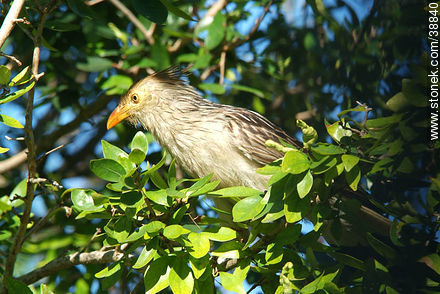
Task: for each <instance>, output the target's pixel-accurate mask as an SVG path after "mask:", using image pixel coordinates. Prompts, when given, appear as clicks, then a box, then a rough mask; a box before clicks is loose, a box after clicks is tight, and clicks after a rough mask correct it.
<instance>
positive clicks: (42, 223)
mask: <svg viewBox="0 0 440 294" xmlns="http://www.w3.org/2000/svg"><path fill="white" fill-rule="evenodd" d="M61 209H63V208H61V207H60V206H59V205H58V206H56V207H53V208H52V209H51V210H50V211H49V212H48V213H47V214H46V216H45V217H43V218H41V219H40V220H39V221H38V223H37V224H35V225H34V226H33V227H32V228H31V229H30V230H29V231H28V232H27V233H26V235H25V236H24V238H23V241H25V240H27V239H28V238H29V237H30V236H32V235H33V234H34V233H35V232H37V231H38V230H39V229H41V228H42V227H43V226H44V225H45V224H46V223H47V221H48V220H49V219H50V218H51V217H52V216H53V215H54V214H55V213H56V212H57V211H58V210H61Z"/></svg>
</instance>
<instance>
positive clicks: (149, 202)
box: [0, 0, 440, 293]
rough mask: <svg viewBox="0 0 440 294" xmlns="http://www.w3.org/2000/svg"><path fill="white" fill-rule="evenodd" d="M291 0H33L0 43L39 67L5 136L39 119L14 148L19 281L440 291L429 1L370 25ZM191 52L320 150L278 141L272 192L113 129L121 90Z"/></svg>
mask: <svg viewBox="0 0 440 294" xmlns="http://www.w3.org/2000/svg"><path fill="white" fill-rule="evenodd" d="M93 2H95V3H93ZM292 3H293V2H289V1H284V2H276V3H273V2H272V1H270V2H267V1H254V2H245V1H234V2H230V3H226V2H225V1H221V0H219V1H217V2H215V3H214V2H212V1H200V2H197V3H195V2H192V1H177V2H174V1H170V0H154V1H152V0H151V1H141V0H132V1H123V2H119V1H116V0H110V1H103V2H96V1H89V2H83V1H80V0H67V1H65V2H62V1H52V0H47V1H46V0H40V1H26V2H25V6H24V7H23V9H22V11H21V14H20V18H21V20H22V21H18V22H17V23H16V28H15V29H14V31H13V33H12V34H11V36H10V37H9V38H8V40H7V41H6V43H5V44H4V45H3V47H2V48H1V50H2V52H5V53H8V54H9V53H11V54H13V55H14V56H16V57H17V58H18V59H19V60H20V62H22V63H23V64H24V65H23V66H21V65H20V66H18V65H17V64H16V63H15V61H14V60H13V58H12V57H11V56H9V57H8V58H5V57H2V59H1V60H2V62H3V63H4V65H1V66H0V86H1V89H2V92H1V94H0V104H1V105H0V107H1V108H0V122H2V123H3V124H5V125H6V126H7V127H8V128H7V129H6V128H4V129H2V131H3V130H5V131H4V132H7V134H8V136H9V137H11V138H17V137H22V136H23V130H22V128H23V125H25V126H26V128H24V131H25V133H24V135H25V138H26V141H24V142H23V141H22V140H19V139H18V140H7V141H5V140H2V142H1V144H0V146H5V147H0V152H2V153H3V154H2V155H0V156H2V157H0V159H2V161H0V170H1V171H2V174H1V181H0V182H1V183H0V184H1V188H0V191H1V192H2V194H1V195H3V196H1V197H0V252H1V253H2V254H1V255H0V260H1V262H0V264H2V266H0V271H1V275H2V278H3V282H4V283H3V287H6V289H8V290H9V291H10V292H14V291H15V292H19V293H26V292H30V291H31V290H30V289H32V290H34V292H38V290H36V289H37V286H40V290H39V292H41V293H50V292H51V291H54V292H55V291H56V292H68V291H69V292H76V293H88V292H103V291H107V290H109V289H112V288H119V289H121V291H125V292H129V291H133V292H147V293H157V292H160V291H164V292H170V291H171V292H173V293H191V292H194V293H215V292H216V291H217V289H218V288H223V289H226V290H229V291H232V292H235V293H246V292H247V291H249V290H250V288H251V289H256V288H257V289H259V290H255V291H262V292H264V293H296V292H299V293H342V292H348V293H364V292H366V293H400V292H416V291H421V292H434V291H437V290H438V287H439V283H440V278H439V277H440V258H439V255H438V208H439V201H440V178H439V177H440V176H439V174H438V158H439V154H438V148H439V144H438V142H435V143H433V144H429V143H428V142H427V140H426V129H427V121H426V113H425V107H426V103H427V100H426V99H425V97H424V93H425V92H424V91H425V89H426V87H427V83H426V76H427V73H426V64H427V62H428V61H427V57H426V54H424V53H423V47H422V44H423V39H422V37H421V35H422V32H424V25H421V24H422V23H424V20H423V17H424V12H422V11H423V7H421V6H420V5H419V4H418V3H416V2H414V4H413V3H412V2H411V1H397V0H396V1H394V0H393V1H386V3H382V2H381V1H370V2H369V3H362V7H363V8H365V7H370V6H371V9H370V11H369V13H368V14H367V15H364V16H362V15H361V13H360V10H359V9H355V8H354V7H355V6H351V5H349V4H346V3H345V2H343V1H334V2H331V3H330V1H329V3H327V2H326V1H305V2H304V6H303V8H296V10H295V9H294V8H292V7H290V8H289V5H290V4H292ZM10 4H11V3H2V4H1V5H2V12H3V14H5V13H7V12H8V11H9V10H10ZM120 4H123V5H124V6H123V7H121V6H120ZM213 4H214V5H213ZM369 4H371V5H370V6H369ZM118 5H119V6H118ZM115 7H116V8H117V9H115ZM124 7H125V8H124ZM125 9H128V10H129V11H131V12H132V13H133V15H132V16H129V14H127V12H126V10H125ZM298 9H299V11H301V12H302V14H301V15H302V16H301V17H297V16H295V18H294V19H293V20H292V19H291V17H290V15H296V14H295V12H298ZM301 9H303V10H301ZM365 10H366V9H365ZM341 11H342V13H341ZM341 15H342V16H343V17H341ZM298 21H299V22H298ZM39 44H41V45H42V47H41V52H40V54H39V55H38V56H37V58H36V57H35V56H34V54H33V52H34V50H35V48H39ZM2 56H4V55H2ZM179 63H180V64H191V65H192V75H191V76H190V77H189V79H190V82H191V84H193V85H195V86H197V88H198V89H200V90H202V91H203V92H204V94H205V95H206V96H207V97H208V98H210V99H218V100H220V102H222V103H227V104H234V105H238V106H242V107H247V108H251V109H254V110H255V111H257V112H260V113H262V114H264V115H265V116H267V117H268V118H270V119H271V120H272V121H274V122H276V123H277V124H279V125H280V126H282V127H283V128H284V129H286V130H287V131H289V132H290V133H292V134H293V133H294V132H297V135H298V136H301V135H302V139H303V142H304V143H305V144H304V149H303V150H296V149H295V148H293V147H292V146H289V145H287V144H284V142H267V145H268V146H269V147H270V148H276V149H278V150H280V151H282V152H283V153H284V157H283V158H281V159H279V160H277V161H275V162H274V163H272V164H270V165H267V166H265V167H262V168H261V169H260V170H259V173H262V174H266V175H269V176H270V181H269V185H268V189H267V190H266V191H257V190H254V189H251V188H248V187H229V188H224V189H218V184H219V183H218V182H217V181H211V177H212V175H206V176H205V177H203V178H201V179H187V178H185V176H184V175H183V173H182V171H181V170H180V169H179V167H178V166H176V165H175V163H174V161H173V160H172V158H170V156H169V155H167V153H166V151H164V150H161V149H160V148H158V147H157V145H156V144H155V143H153V138H152V136H151V134H149V133H143V132H136V131H135V130H134V128H132V127H128V126H124V125H118V126H116V128H115V129H116V132H109V133H106V129H105V120H106V117H107V114H108V112H109V111H110V109H111V108H113V107H114V106H115V104H114V103H113V102H110V101H111V100H112V98H113V97H114V96H113V95H118V96H119V95H121V94H123V93H124V92H125V91H126V90H127V89H128V88H129V87H130V86H131V84H132V83H133V81H136V80H138V79H139V78H140V77H142V76H144V75H145V74H146V73H151V72H153V71H154V70H160V69H163V68H165V67H167V66H169V65H171V64H179ZM38 64H39V65H40V67H38ZM27 65H29V66H27ZM39 69H40V71H44V75H41V74H39ZM31 73H32V74H31ZM26 93H28V95H25V96H23V95H24V94H26ZM34 94H35V95H36V96H35V99H34ZM213 95H217V96H215V97H214V96H213ZM23 97H27V98H28V99H23ZM390 97H391V98H390ZM33 101H35V107H34V106H33V104H32V103H33ZM356 101H361V102H358V103H356ZM30 102H32V103H30ZM14 107H15V108H14ZM14 109H20V110H22V113H24V114H26V119H25V120H20V118H19V117H18V116H17V115H16V114H14V113H12V114H10V113H9V112H14ZM15 112H16V111H15ZM5 113H7V114H5ZM293 113H298V114H297V115H296V117H295V116H294V115H292V114H293ZM336 113H338V114H337V115H336ZM31 114H34V115H35V117H36V119H35V120H34V123H32V115H31ZM13 117H14V118H13ZM23 117H24V115H23ZM9 127H11V128H9ZM34 134H35V138H34ZM103 136H104V140H102V137H103ZM124 146H130V147H129V148H126V147H124ZM25 148H28V150H30V152H29V157H28V160H27V163H28V169H27V170H28V172H24V171H23V169H22V168H20V164H22V163H23V162H24V161H25V160H26V158H25V157H23V156H22V155H23V154H24V151H20V150H25ZM8 150H9V151H8ZM32 150H34V151H32ZM101 151H102V152H101ZM20 154H22V155H20ZM32 154H34V155H32ZM20 156H21V157H20ZM11 159H13V160H12V161H11ZM10 162H13V163H12V164H11V163H10ZM27 176H29V177H30V178H31V179H30V180H26V177H27ZM75 178H80V179H81V182H79V183H78V181H76V182H75V181H72V179H75ZM60 183H61V184H60ZM34 189H35V190H34ZM34 197H36V198H34ZM215 197H218V198H223V199H226V200H227V201H229V202H232V203H233V205H234V206H233V208H232V210H231V211H230V212H226V213H229V214H230V219H219V218H217V214H218V213H225V211H220V210H219V209H218V208H215V207H212V206H211V205H212V204H211V203H212V202H211V199H213V198H215ZM31 208H32V209H31ZM370 209H371V210H374V211H376V212H378V213H380V214H381V215H383V216H384V218H386V219H388V220H389V224H388V225H386V230H385V233H386V234H385V235H384V234H383V227H382V226H380V225H377V224H375V223H373V224H372V225H371V224H369V223H368V222H366V221H364V218H362V216H363V215H364V214H367V212H368V211H370ZM347 222H348V223H350V224H351V226H350V231H349V232H348V231H347V226H346V224H347ZM321 235H323V236H324V238H325V240H326V241H327V242H329V243H331V245H329V244H328V243H326V241H323V239H322V238H321ZM17 254H18V255H17ZM11 261H12V267H11V264H10V263H11ZM36 263H37V264H36ZM3 264H4V266H3ZM78 265H84V266H78ZM40 269H41V271H39V270H40ZM12 270H14V273H12ZM28 271H30V272H29V273H28ZM44 277H47V279H45V280H44V281H43V282H38V280H40V279H41V278H44ZM39 283H40V284H41V285H39ZM27 285H29V286H27ZM144 289H145V291H144ZM0 291H4V288H3V289H1V290H0Z"/></svg>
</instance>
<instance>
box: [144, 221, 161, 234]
mask: <svg viewBox="0 0 440 294" xmlns="http://www.w3.org/2000/svg"><path fill="white" fill-rule="evenodd" d="M145 227H146V232H147V233H148V234H149V235H154V234H156V233H158V232H159V231H161V230H162V229H163V228H165V224H164V223H163V222H161V221H152V222H149V223H148V224H146V225H145Z"/></svg>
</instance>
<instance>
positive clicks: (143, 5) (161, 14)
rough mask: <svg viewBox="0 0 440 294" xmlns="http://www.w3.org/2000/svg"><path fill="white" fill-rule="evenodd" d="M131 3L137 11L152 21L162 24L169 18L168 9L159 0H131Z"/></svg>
mask: <svg viewBox="0 0 440 294" xmlns="http://www.w3.org/2000/svg"><path fill="white" fill-rule="evenodd" d="M131 3H132V4H133V7H134V9H135V10H136V12H137V13H139V14H141V15H142V16H144V17H146V18H148V19H149V20H151V21H152V22H155V23H158V24H162V23H164V22H165V21H166V20H167V17H168V10H167V8H166V7H165V5H163V4H162V2H161V1H159V0H148V1H144V0H131Z"/></svg>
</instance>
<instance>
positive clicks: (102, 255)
mask: <svg viewBox="0 0 440 294" xmlns="http://www.w3.org/2000/svg"><path fill="white" fill-rule="evenodd" d="M125 258H126V259H129V260H131V259H134V258H136V257H135V256H134V255H132V254H130V255H128V256H126V255H125V254H124V253H123V252H120V251H117V250H115V249H113V250H107V251H92V252H85V253H78V252H77V253H74V254H69V255H67V256H63V257H60V258H57V259H54V260H52V261H51V262H49V263H48V264H46V265H44V266H43V267H41V268H38V269H35V270H33V271H31V272H30V273H27V274H25V275H22V276H20V277H18V278H17V279H18V280H20V281H22V282H23V283H25V284H32V283H35V282H37V281H38V280H40V279H42V278H44V277H47V276H50V275H52V274H55V273H56V272H58V271H61V270H64V269H68V268H70V267H72V266H75V265H78V264H105V263H111V262H117V261H121V260H123V259H125Z"/></svg>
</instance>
